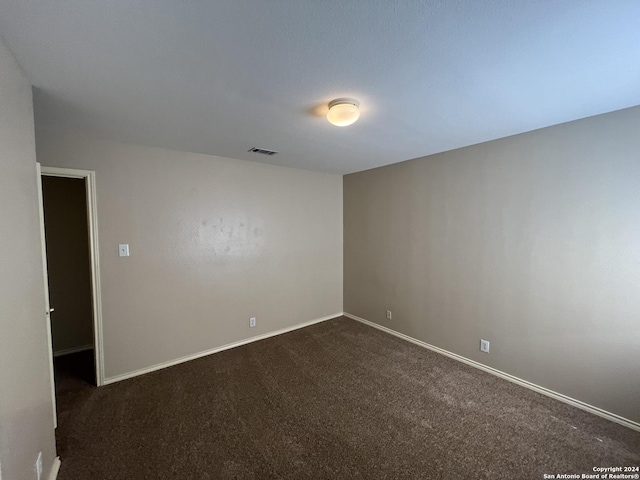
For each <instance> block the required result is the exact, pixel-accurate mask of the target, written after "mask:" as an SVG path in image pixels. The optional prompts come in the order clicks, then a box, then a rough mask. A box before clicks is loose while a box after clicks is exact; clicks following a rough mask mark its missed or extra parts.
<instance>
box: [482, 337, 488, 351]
mask: <svg viewBox="0 0 640 480" xmlns="http://www.w3.org/2000/svg"><path fill="white" fill-rule="evenodd" d="M480 351H481V352H484V353H489V340H482V339H481V340H480Z"/></svg>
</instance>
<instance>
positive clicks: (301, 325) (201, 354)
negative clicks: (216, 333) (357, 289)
mask: <svg viewBox="0 0 640 480" xmlns="http://www.w3.org/2000/svg"><path fill="white" fill-rule="evenodd" d="M340 316H342V312H337V313H334V314H332V315H327V316H326V317H321V318H316V319H315V320H309V321H308V322H303V323H298V324H296V325H293V326H292V327H286V328H281V329H280V330H274V331H273V332H269V333H263V334H262V335H256V336H255V337H251V338H247V339H244V340H239V341H237V342H233V343H228V344H226V345H222V346H221V347H216V348H212V349H210V350H205V351H202V352H198V353H194V354H192V355H187V356H184V357H180V358H177V359H175V360H170V361H168V362H163V363H158V364H156V365H152V366H150V367H146V368H141V369H139V370H134V371H133V372H129V373H123V374H121V375H116V376H115V377H109V378H105V379H104V383H103V385H109V384H111V383H116V382H120V381H122V380H127V379H129V378H133V377H138V376H140V375H144V374H145V373H151V372H155V371H156V370H162V369H163V368H167V367H172V366H174V365H178V364H180V363H184V362H188V361H190V360H195V359H197V358H201V357H206V356H207V355H213V354H214V353H218V352H223V351H224V350H230V349H232V348H236V347H240V346H242V345H246V344H248V343H253V342H257V341H260V340H264V339H265V338H270V337H275V336H277V335H282V334H283V333H288V332H292V331H294V330H299V329H301V328H305V327H308V326H311V325H315V324H316V323H321V322H326V321H327V320H331V319H333V318H337V317H340Z"/></svg>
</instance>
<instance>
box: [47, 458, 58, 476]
mask: <svg viewBox="0 0 640 480" xmlns="http://www.w3.org/2000/svg"><path fill="white" fill-rule="evenodd" d="M59 471H60V457H56V458H54V459H53V465H51V471H50V472H49V480H56V478H58V472H59Z"/></svg>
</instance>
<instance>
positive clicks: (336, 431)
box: [57, 317, 640, 480]
mask: <svg viewBox="0 0 640 480" xmlns="http://www.w3.org/2000/svg"><path fill="white" fill-rule="evenodd" d="M76 387H77V388H76V389H75V390H74V392H73V393H72V394H69V392H67V394H65V395H63V396H61V398H59V403H60V405H59V410H60V411H61V412H65V413H64V415H63V416H62V417H61V418H60V419H59V427H58V430H57V440H58V454H59V455H60V457H61V459H62V467H61V469H60V474H59V476H58V479H59V480H87V479H92V480H107V479H120V480H121V479H127V480H137V479H199V480H200V479H231V478H234V479H271V478H274V479H334V478H338V479H352V478H355V479H358V478H361V479H365V478H366V479H509V480H513V479H542V478H543V476H544V474H582V473H593V467H596V466H637V465H640V433H638V432H635V431H633V430H630V429H627V428H625V427H622V426H620V425H617V424H615V423H612V422H609V421H607V420H604V419H602V418H599V417H596V416H594V415H591V414H589V413H586V412H583V411H581V410H578V409H576V408H574V407H571V406H568V405H565V404H563V403H560V402H557V401H555V400H552V399H550V398H548V397H545V396H543V395H539V394H537V393H535V392H532V391H530V390H527V389H524V388H522V387H519V386H517V385H515V384H512V383H509V382H507V381H504V380H502V379H499V378H497V377H494V376H492V375H489V374H487V373H484V372H482V371H479V370H477V369H474V368H471V367H469V366H466V365H464V364H461V363H459V362H456V361H454V360H451V359H449V358H447V357H444V356H441V355H439V354H436V353H433V352H431V351H429V350H426V349H423V348H421V347H418V346H416V345H413V344H411V343H408V342H405V341H403V340H401V339H398V338H396V337H393V336H391V335H388V334H386V333H384V332H381V331H379V330H376V329H373V328H371V327H368V326H365V325H363V324H360V323H358V322H355V321H353V320H350V319H347V318H344V317H340V318H336V319H333V320H329V321H327V322H323V323H320V324H316V325H313V326H310V327H307V328H304V329H301V330H296V331H294V332H291V333H287V334H284V335H280V336H277V337H272V338H269V339H266V340H262V341H259V342H255V343H251V344H248V345H245V346H242V347H238V348H234V349H231V350H227V351H224V352H221V353H218V354H215V355H211V356H208V357H204V358H201V359H198V360H194V361H191V362H187V363H183V364H180V365H177V366H174V367H171V368H167V369H164V370H160V371H157V372H153V373H150V374H147V375H144V376H141V377H136V378H133V379H130V380H126V381H123V382H119V383H116V384H113V385H109V386H105V387H101V388H95V387H92V386H90V385H89V384H88V383H82V382H78V383H77V384H76Z"/></svg>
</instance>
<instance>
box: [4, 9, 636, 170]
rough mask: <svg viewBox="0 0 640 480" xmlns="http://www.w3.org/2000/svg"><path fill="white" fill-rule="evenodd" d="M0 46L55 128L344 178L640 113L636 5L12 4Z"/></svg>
mask: <svg viewBox="0 0 640 480" xmlns="http://www.w3.org/2000/svg"><path fill="white" fill-rule="evenodd" d="M0 35H2V37H3V38H4V40H5V42H6V43H7V45H8V47H9V49H10V50H11V51H12V52H13V54H14V55H15V57H16V58H17V60H18V62H19V63H20V64H21V65H22V67H23V69H24V70H25V72H26V74H27V77H28V78H29V80H30V81H31V83H32V84H33V85H34V86H35V90H34V99H35V110H36V122H37V124H38V126H44V127H56V128H58V127H60V128H70V129H75V130H79V131H80V132H82V133H83V134H86V135H89V136H92V137H97V138H102V139H107V140H117V141H123V142H131V143H138V144H142V145H151V146H158V147H164V148H170V149H174V150H182V151H188V152H199V153H207V154H211V155H219V156H224V157H231V158H238V159H244V160H252V161H259V162H261V161H263V162H266V163H272V164H277V165H285V166H290V167H299V168H305V169H310V170H317V171H322V172H328V173H340V174H342V173H350V172H355V171H360V170H364V169H368V168H373V167H377V166H381V165H386V164H390V163H395V162H400V161H403V160H408V159H411V158H416V157H420V156H424V155H428V154H432V153H436V152H441V151H445V150H451V149H453V148H457V147H462V146H466V145H471V144H475V143H480V142H484V141H487V140H492V139H495V138H500V137H505V136H508V135H513V134H517V133H521V132H525V131H529V130H533V129H536V128H540V127H545V126H549V125H554V124H557V123H562V122H566V121H570V120H574V119H578V118H583V117H587V116H591V115H595V114H599V113H604V112H609V111H613V110H618V109H621V108H626V107H630V106H634V105H638V104H640V2H638V1H637V0H626V1H625V0H601V1H599V0H593V1H590V0H562V1H560V0H438V1H435V0H405V1H400V0H396V1H392V0H346V1H345V0H343V1H330V0H269V1H265V0H216V1H213V0H191V1H175V0H135V1H134V0H110V1H108V2H104V1H98V0H92V1H90V0H76V1H70V0H59V1H51V0H30V1H16V0H0ZM344 96H347V97H354V98H356V99H358V100H359V101H360V104H361V117H360V120H359V121H358V122H357V123H355V124H354V125H352V126H350V127H343V128H340V127H335V126H333V125H331V124H329V123H328V122H327V121H326V118H325V117H324V115H325V114H326V103H327V102H329V101H330V100H332V99H334V98H336V97H344ZM251 147H261V148H266V149H272V150H277V151H279V152H280V153H279V154H278V155H275V156H272V157H267V156H261V155H259V154H255V153H249V152H247V150H249V148H251Z"/></svg>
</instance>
